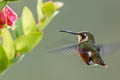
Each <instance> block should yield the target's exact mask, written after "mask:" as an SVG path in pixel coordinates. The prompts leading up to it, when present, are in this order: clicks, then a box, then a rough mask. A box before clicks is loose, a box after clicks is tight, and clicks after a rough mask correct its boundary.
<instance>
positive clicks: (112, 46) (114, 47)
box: [97, 44, 120, 54]
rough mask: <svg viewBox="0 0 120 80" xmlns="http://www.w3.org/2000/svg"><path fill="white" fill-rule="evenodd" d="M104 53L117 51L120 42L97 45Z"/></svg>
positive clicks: (119, 47)
mask: <svg viewBox="0 0 120 80" xmlns="http://www.w3.org/2000/svg"><path fill="white" fill-rule="evenodd" d="M97 47H98V48H100V50H101V53H102V54H110V53H115V52H117V51H118V50H119V49H120V44H106V45H97Z"/></svg>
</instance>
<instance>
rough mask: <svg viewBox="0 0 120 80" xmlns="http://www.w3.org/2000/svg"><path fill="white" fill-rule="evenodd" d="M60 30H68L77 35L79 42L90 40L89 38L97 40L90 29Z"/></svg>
mask: <svg viewBox="0 0 120 80" xmlns="http://www.w3.org/2000/svg"><path fill="white" fill-rule="evenodd" d="M60 32H66V33H70V34H73V35H75V36H77V38H78V43H82V42H84V41H88V40H91V41H93V42H95V40H94V36H93V35H92V34H91V33H90V32H88V31H82V32H72V31H68V30H61V31H60Z"/></svg>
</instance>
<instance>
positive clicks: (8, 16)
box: [0, 6, 18, 28]
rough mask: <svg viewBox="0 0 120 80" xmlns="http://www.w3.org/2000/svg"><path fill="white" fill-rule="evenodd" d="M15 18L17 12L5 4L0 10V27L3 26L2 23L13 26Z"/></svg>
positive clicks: (16, 17)
mask: <svg viewBox="0 0 120 80" xmlns="http://www.w3.org/2000/svg"><path fill="white" fill-rule="evenodd" d="M17 19H18V16H17V14H16V13H15V12H14V11H13V10H12V9H11V8H9V7H8V6H5V7H4V8H3V9H2V10H0V28H3V27H4V24H7V25H8V26H13V25H14V23H15V21H16V20H17Z"/></svg>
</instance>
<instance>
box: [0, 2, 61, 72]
mask: <svg viewBox="0 0 120 80" xmlns="http://www.w3.org/2000/svg"><path fill="white" fill-rule="evenodd" d="M7 1H17V0H3V1H1V2H0V9H3V8H4V6H5V5H6V4H7ZM60 7H61V3H60V2H52V1H48V2H45V3H43V1H42V0H38V4H37V15H38V23H37V22H36V21H35V19H34V16H33V14H32V12H31V11H30V9H29V8H27V7H24V9H23V12H22V15H21V17H19V18H18V20H17V22H16V24H15V25H14V26H16V29H15V30H14V33H13V34H12V35H11V32H12V31H9V29H8V26H7V25H6V24H5V25H4V28H3V30H0V38H2V39H1V43H0V73H1V72H3V71H5V70H6V69H7V68H8V66H9V65H10V64H13V63H16V62H18V61H19V60H21V59H22V58H23V56H24V55H25V54H26V53H28V52H30V51H31V50H32V49H33V48H35V46H36V45H37V44H38V43H39V42H40V40H41V39H42V37H43V33H44V31H43V29H44V28H46V26H47V25H48V24H49V23H50V22H51V21H52V19H53V18H54V17H55V16H56V15H57V14H58V12H59V11H58V8H60ZM14 36H15V37H14Z"/></svg>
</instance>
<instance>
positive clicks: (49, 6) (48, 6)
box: [42, 1, 56, 17]
mask: <svg viewBox="0 0 120 80" xmlns="http://www.w3.org/2000/svg"><path fill="white" fill-rule="evenodd" d="M55 11H56V7H55V5H54V3H53V2H52V1H48V2H46V3H45V4H44V5H43V6H42V13H43V15H44V16H45V17H50V16H52V15H53V14H54V12H55Z"/></svg>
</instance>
